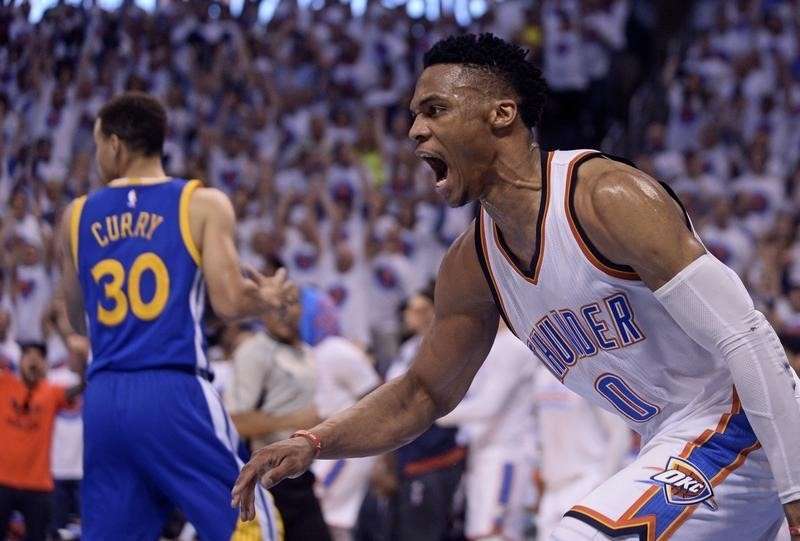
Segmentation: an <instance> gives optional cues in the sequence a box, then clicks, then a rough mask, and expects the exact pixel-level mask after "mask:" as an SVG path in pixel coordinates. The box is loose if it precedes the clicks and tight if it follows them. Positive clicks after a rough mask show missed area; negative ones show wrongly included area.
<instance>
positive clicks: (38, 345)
mask: <svg viewBox="0 0 800 541" xmlns="http://www.w3.org/2000/svg"><path fill="white" fill-rule="evenodd" d="M19 349H20V350H21V351H22V354H23V355H25V353H27V352H28V351H29V350H32V349H34V350H36V351H38V352H39V353H41V355H42V357H44V358H47V345H46V344H45V343H44V342H20V343H19Z"/></svg>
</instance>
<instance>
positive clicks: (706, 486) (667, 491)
mask: <svg viewBox="0 0 800 541" xmlns="http://www.w3.org/2000/svg"><path fill="white" fill-rule="evenodd" d="M650 479H651V480H653V481H655V482H657V483H660V484H661V485H662V486H663V487H664V497H665V498H666V499H667V501H668V502H669V503H671V504H675V505H692V504H696V503H701V502H702V503H704V504H705V505H707V506H708V507H709V509H711V510H712V511H716V510H717V507H718V506H717V504H716V502H715V501H714V490H713V489H712V488H711V483H709V482H708V479H707V478H706V476H705V474H703V472H701V471H700V469H699V468H697V467H696V466H695V465H694V464H692V463H691V462H688V461H686V460H684V459H682V458H677V457H674V456H673V457H670V459H669V460H668V461H667V466H666V468H665V469H664V471H662V472H661V473H659V474H656V475H654V476H652V477H651V478H650Z"/></svg>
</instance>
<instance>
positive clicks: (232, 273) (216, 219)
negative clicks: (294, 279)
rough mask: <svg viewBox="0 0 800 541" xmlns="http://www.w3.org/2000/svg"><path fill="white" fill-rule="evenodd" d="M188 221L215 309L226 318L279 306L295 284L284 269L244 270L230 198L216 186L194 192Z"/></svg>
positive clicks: (250, 315)
mask: <svg viewBox="0 0 800 541" xmlns="http://www.w3.org/2000/svg"><path fill="white" fill-rule="evenodd" d="M189 222H190V228H191V235H192V238H193V239H194V241H195V242H196V244H197V247H198V250H199V252H200V259H201V266H202V269H203V276H204V278H205V281H206V285H207V287H208V296H209V299H210V300H211V306H212V307H213V308H214V312H215V313H216V314H217V315H218V316H220V317H222V318H223V319H239V318H246V317H255V316H259V315H262V314H263V313H264V312H266V311H268V310H271V309H277V308H280V306H281V304H282V300H283V299H284V298H286V297H287V296H289V295H292V294H293V293H292V291H293V290H294V288H293V287H292V286H291V284H290V283H289V282H287V281H286V275H285V272H284V271H283V270H279V271H278V272H277V273H276V274H275V276H274V277H270V278H267V277H265V276H262V275H261V274H259V273H258V272H257V271H255V270H252V269H248V273H249V275H250V277H246V276H244V275H243V274H242V269H241V267H240V264H239V253H238V252H237V250H236V242H235V235H236V229H235V224H236V216H235V214H234V211H233V206H232V205H231V202H230V201H229V200H228V198H227V197H226V196H225V194H223V193H222V192H220V191H219V190H216V189H213V188H198V189H197V190H195V192H194V193H193V194H192V199H191V203H190V214H189Z"/></svg>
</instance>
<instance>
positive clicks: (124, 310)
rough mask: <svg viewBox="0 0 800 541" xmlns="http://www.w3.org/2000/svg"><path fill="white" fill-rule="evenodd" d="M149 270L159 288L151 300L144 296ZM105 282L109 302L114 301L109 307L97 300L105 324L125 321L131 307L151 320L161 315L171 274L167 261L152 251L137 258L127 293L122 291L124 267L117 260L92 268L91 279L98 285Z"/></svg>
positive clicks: (110, 324) (135, 314) (143, 318)
mask: <svg viewBox="0 0 800 541" xmlns="http://www.w3.org/2000/svg"><path fill="white" fill-rule="evenodd" d="M146 271H150V272H152V273H153V276H154V277H155V282H156V291H155V294H154V295H153V298H152V299H150V300H149V301H145V300H143V299H142V294H141V282H142V275H143V274H144V273H145V272H146ZM107 277H110V278H111V279H110V280H106V281H105V283H103V291H104V294H105V297H106V299H107V300H108V301H111V302H112V303H113V305H114V306H113V307H112V308H111V309H110V310H109V309H106V308H105V307H103V305H102V304H101V303H100V302H98V303H97V320H98V321H99V322H100V323H102V324H103V325H107V326H109V327H114V326H115V325H119V324H120V323H122V322H123V321H124V320H125V316H127V315H128V309H130V311H131V312H133V315H134V316H136V317H137V318H139V319H141V320H144V321H152V320H153V319H155V318H157V317H158V316H160V315H161V312H163V311H164V307H165V306H166V305H167V297H169V273H168V272H167V266H166V265H165V264H164V261H163V260H162V259H161V258H160V257H158V256H157V255H156V254H154V253H153V252H145V253H143V254H141V255H140V256H139V257H137V258H136V259H135V260H134V261H133V265H131V268H130V271H129V272H128V287H127V292H128V293H127V295H126V294H125V292H124V291H123V290H122V286H123V283H124V282H125V269H124V267H123V266H122V263H120V262H119V261H117V260H116V259H103V260H102V261H100V262H98V263H97V264H96V265H95V266H94V267H92V278H94V281H95V282H97V284H98V285H100V284H101V282H102V281H103V280H104V279H105V278H107Z"/></svg>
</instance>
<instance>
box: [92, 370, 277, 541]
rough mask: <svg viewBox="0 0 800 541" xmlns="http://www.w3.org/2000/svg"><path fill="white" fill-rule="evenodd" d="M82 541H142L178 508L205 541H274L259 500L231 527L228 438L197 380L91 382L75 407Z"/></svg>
mask: <svg viewBox="0 0 800 541" xmlns="http://www.w3.org/2000/svg"><path fill="white" fill-rule="evenodd" d="M83 415H84V440H85V448H84V479H83V485H82V501H81V512H82V529H83V533H82V539H84V540H86V541H107V540H109V539H125V540H131V541H134V540H142V541H152V540H153V539H158V538H159V533H160V531H161V529H162V527H163V525H164V522H165V521H166V519H167V517H168V515H169V514H170V512H171V511H172V510H173V509H175V508H178V509H180V510H181V511H182V512H183V514H184V515H185V516H186V519H187V520H188V521H189V522H190V523H191V524H192V525H193V526H194V527H195V529H196V530H197V532H198V535H199V537H200V539H202V540H204V541H205V540H208V541H223V540H224V541H228V540H230V539H234V540H245V539H248V540H250V539H252V540H269V541H276V540H279V539H280V538H281V535H282V534H281V531H280V530H281V525H280V522H279V521H280V518H279V517H278V516H277V513H276V512H275V511H274V507H273V504H272V499H271V496H270V495H269V493H268V492H267V491H265V490H263V489H261V488H260V487H259V488H258V492H257V494H256V504H257V515H258V518H257V520H256V521H251V522H248V523H240V522H238V514H237V510H236V509H232V508H231V506H230V501H231V489H232V488H233V484H234V482H235V481H236V477H237V476H238V473H239V470H240V468H241V467H242V462H241V460H240V459H239V457H238V456H237V454H236V449H237V445H238V436H237V434H236V431H235V428H234V426H233V424H232V422H231V420H230V418H229V417H228V415H227V413H226V412H225V410H224V408H223V406H222V402H221V400H220V398H219V395H218V394H217V393H216V391H215V390H214V389H213V387H212V385H211V384H210V383H209V382H208V381H206V380H205V379H202V378H200V377H199V376H195V375H192V374H189V373H184V372H179V371H172V370H143V371H140V372H98V373H97V374H95V375H94V376H93V377H92V379H91V380H90V381H89V384H88V385H87V388H86V393H85V400H84V410H83Z"/></svg>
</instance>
